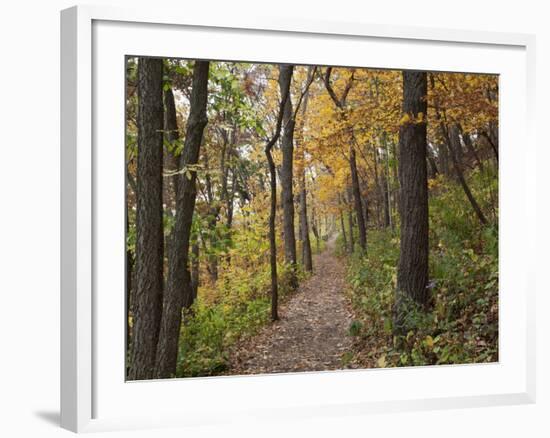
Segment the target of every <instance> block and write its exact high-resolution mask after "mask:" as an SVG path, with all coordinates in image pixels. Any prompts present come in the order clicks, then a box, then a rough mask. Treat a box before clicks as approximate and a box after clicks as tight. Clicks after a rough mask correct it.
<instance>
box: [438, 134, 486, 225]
mask: <svg viewBox="0 0 550 438" xmlns="http://www.w3.org/2000/svg"><path fill="white" fill-rule="evenodd" d="M446 132H447V146H448V147H449V155H450V156H451V161H452V163H453V167H454V170H455V173H456V176H457V178H458V181H459V182H460V185H461V186H462V189H463V190H464V193H465V194H466V197H467V198H468V200H469V201H470V204H471V205H472V208H473V209H474V212H475V213H476V215H477V217H478V219H479V221H480V222H481V223H482V224H483V225H486V224H487V219H486V218H485V215H484V214H483V212H482V211H481V208H480V207H479V204H478V203H477V201H476V200H475V198H474V195H473V194H472V191H471V190H470V187H468V183H467V182H466V179H465V178H464V173H463V172H462V168H461V166H460V162H459V161H458V158H457V153H456V151H457V149H458V148H459V147H460V137H459V130H458V127H457V126H456V125H453V126H451V127H450V129H448V130H446Z"/></svg>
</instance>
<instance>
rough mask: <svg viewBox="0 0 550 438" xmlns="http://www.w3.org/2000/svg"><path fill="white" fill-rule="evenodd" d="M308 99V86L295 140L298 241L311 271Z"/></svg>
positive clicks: (310, 71)
mask: <svg viewBox="0 0 550 438" xmlns="http://www.w3.org/2000/svg"><path fill="white" fill-rule="evenodd" d="M308 78H309V80H313V70H312V67H309V69H308ZM308 100H309V88H308V89H307V90H306V91H305V95H304V98H303V102H302V108H301V112H302V119H301V120H302V121H301V125H300V129H299V130H298V138H299V141H298V142H297V143H298V145H299V149H300V152H301V160H300V166H299V186H300V198H299V201H300V241H301V243H302V264H303V266H304V269H305V270H306V271H307V272H311V271H313V259H312V256H311V241H310V240H309V224H308V220H307V190H306V170H305V165H304V164H305V159H306V154H305V144H304V124H305V118H306V113H307V103H308ZM297 140H298V139H297Z"/></svg>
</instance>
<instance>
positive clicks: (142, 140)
mask: <svg viewBox="0 0 550 438" xmlns="http://www.w3.org/2000/svg"><path fill="white" fill-rule="evenodd" d="M162 70H163V68H162V60H161V59H153V58H139V61H138V120H137V125H138V153H137V193H136V203H137V215H136V263H135V269H136V285H135V300H134V301H135V302H134V305H133V311H134V325H133V330H132V347H131V352H130V368H129V370H128V379H129V380H143V379H151V378H153V377H154V371H155V354H156V347H157V341H158V337H159V329H160V317H161V310H162V289H163V262H164V260H163V259H164V235H163V224H162V157H163V153H162V152H163V141H162V128H163V119H164V116H163V112H164V108H163V102H162Z"/></svg>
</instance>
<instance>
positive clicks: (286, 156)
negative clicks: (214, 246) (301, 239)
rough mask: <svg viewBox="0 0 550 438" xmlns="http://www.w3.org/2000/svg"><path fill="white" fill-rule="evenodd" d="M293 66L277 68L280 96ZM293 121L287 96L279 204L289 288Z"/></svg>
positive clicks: (293, 284)
mask: <svg viewBox="0 0 550 438" xmlns="http://www.w3.org/2000/svg"><path fill="white" fill-rule="evenodd" d="M293 70H294V66H292V65H280V66H279V89H280V92H281V95H283V93H284V88H285V86H286V84H287V82H290V81H291V80H292V72H293ZM295 123H296V122H295V119H294V116H293V114H292V99H291V96H290V94H289V95H288V97H287V99H286V102H285V106H284V110H283V132H282V136H281V151H282V156H283V160H282V165H281V170H280V173H279V174H280V176H281V198H282V199H281V202H282V207H283V235H284V248H285V261H286V262H287V263H288V264H289V265H290V266H291V279H290V284H291V287H296V286H297V283H298V282H297V277H296V236H295V233H294V194H293V191H292V181H293V156H294V128H295Z"/></svg>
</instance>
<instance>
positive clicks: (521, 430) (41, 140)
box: [0, 0, 550, 437]
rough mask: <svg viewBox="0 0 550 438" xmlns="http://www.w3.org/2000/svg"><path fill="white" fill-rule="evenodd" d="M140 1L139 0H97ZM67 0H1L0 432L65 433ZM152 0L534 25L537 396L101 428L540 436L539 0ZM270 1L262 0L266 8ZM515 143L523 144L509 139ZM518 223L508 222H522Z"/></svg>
mask: <svg viewBox="0 0 550 438" xmlns="http://www.w3.org/2000/svg"><path fill="white" fill-rule="evenodd" d="M95 3H97V4H110V5H125V6H129V5H132V6H136V7H137V6H139V5H147V4H148V3H149V4H150V3H151V2H147V1H145V0H133V1H132V0H126V1H123V0H118V1H115V0H112V1H96V2H95ZM73 4H74V3H73V1H66V0H50V1H40V0H27V1H19V2H17V1H13V0H12V1H11V2H8V1H6V2H4V3H3V4H2V11H1V13H0V33H1V37H0V48H1V50H0V59H1V61H0V63H1V64H0V148H1V149H0V150H1V155H0V200H1V208H0V435H2V436H6V437H19V436H25V437H34V436H40V437H50V436H69V432H66V431H63V430H61V429H59V428H58V427H57V423H58V418H59V410H58V405H59V371H58V370H59V341H58V339H59V10H60V9H63V8H65V7H69V6H72V5H73ZM154 5H155V6H158V7H177V8H193V9H194V10H196V11H198V10H203V11H204V13H205V14H207V13H208V11H211V10H217V11H218V12H222V13H224V15H226V16H227V17H228V19H230V18H231V16H238V15H240V14H248V15H251V16H253V15H254V14H262V15H265V14H269V13H270V12H272V14H273V15H277V16H293V17H297V18H304V17H307V18H312V19H321V20H343V21H358V20H360V21H365V22H373V23H379V24H386V23H388V24H389V23H391V24H407V25H411V24H413V25H418V26H428V27H449V28H457V29H483V30H495V31H503V32H526V33H536V35H537V46H538V51H537V78H538V83H537V113H538V116H537V128H538V132H540V136H539V138H538V140H537V141H538V143H539V156H538V166H539V168H538V169H537V173H538V178H539V194H538V197H539V199H538V206H537V207H538V213H537V214H538V220H539V230H538V233H539V236H540V238H539V240H538V248H537V256H536V260H537V261H538V262H537V264H538V266H537V268H538V271H539V272H540V273H541V274H540V275H539V278H538V285H537V287H538V292H537V293H538V295H537V304H538V306H537V307H538V309H539V310H538V333H537V347H538V364H537V365H538V402H537V404H536V405H530V406H516V407H497V408H483V409H469V410H451V411H434V412H416V413H406V414H397V415H396V414H393V415H388V414H386V415H370V416H365V417H347V418H341V419H334V418H326V419H312V420H308V421H294V422H285V421H281V422H279V423H272V424H259V423H254V424H248V425H239V427H224V428H223V429H222V430H220V429H217V428H214V427H204V428H196V429H188V430H163V431H161V432H159V431H140V432H132V433H130V432H117V433H110V434H109V435H107V436H109V437H119V436H120V437H122V436H134V434H135V435H136V436H144V437H146V436H147V437H148V436H155V437H157V436H182V435H186V436H212V437H219V436H220V435H221V436H238V437H246V436H250V437H256V436H258V435H262V436H263V437H271V436H273V437H275V436H277V437H294V436H296V437H301V436H303V437H308V436H318V437H325V436H327V437H328V436H373V437H380V436H383V437H392V436H408V437H415V436H422V437H431V436H434V437H435V436H438V437H464V436H473V437H476V436H504V437H508V436H510V437H519V436H528V437H543V436H550V424H549V423H550V422H549V419H548V417H549V414H550V380H549V378H548V373H550V367H549V356H550V354H549V353H550V341H549V337H548V333H549V324H548V320H549V318H548V317H547V315H546V313H547V311H546V309H547V308H548V307H550V298H549V294H548V293H547V281H546V276H545V275H544V274H545V273H546V272H547V270H548V262H549V260H548V256H547V253H548V252H547V251H546V250H545V248H550V239H549V234H548V231H547V230H545V229H543V228H548V219H549V209H548V206H547V205H546V204H547V203H546V202H545V200H546V199H545V198H546V197H547V193H548V189H549V188H550V180H549V174H550V172H549V171H548V167H549V164H548V160H549V159H550V152H549V150H548V149H549V148H548V146H549V145H548V144H543V139H542V133H543V132H545V129H544V128H545V127H546V126H545V125H546V124H547V119H548V117H546V113H547V112H548V108H547V106H548V105H547V102H548V101H550V99H549V97H550V95H549V87H548V83H549V81H550V79H549V78H550V27H549V26H548V17H549V15H548V12H547V11H545V8H544V6H545V2H542V1H536V0H523V1H521V2H517V1H516V2H508V3H506V2H504V1H496V0H487V1H479V0H460V1H458V0H455V1H453V2H442V1H441V0H417V1H413V0H391V1H385V2H381V1H376V2H374V1H371V2H367V1H365V0H358V1H352V0H339V1H337V2H336V1H332V2H329V1H324V0H316V1H314V2H306V1H303V2H301V3H299V2H298V1H297V0H273V1H271V2H266V1H264V2H261V1H258V0H256V1H250V2H246V1H245V0H229V1H228V0H225V1H223V0H220V1H214V0H203V1H200V2H185V1H182V0H179V1H169V0H155V2H154ZM270 8H271V9H270ZM517 147H522V145H521V144H518V145H517ZM521 231H522V230H521V224H518V232H521Z"/></svg>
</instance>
